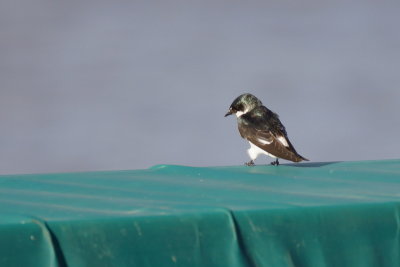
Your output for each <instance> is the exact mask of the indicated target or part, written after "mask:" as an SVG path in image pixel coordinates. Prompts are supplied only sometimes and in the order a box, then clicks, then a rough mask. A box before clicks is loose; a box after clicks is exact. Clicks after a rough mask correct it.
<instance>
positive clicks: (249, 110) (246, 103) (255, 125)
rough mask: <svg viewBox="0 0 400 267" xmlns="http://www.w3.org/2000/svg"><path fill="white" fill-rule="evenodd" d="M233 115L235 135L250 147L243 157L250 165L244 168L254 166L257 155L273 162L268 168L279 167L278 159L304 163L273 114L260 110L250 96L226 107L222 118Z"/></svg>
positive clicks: (244, 95) (260, 105)
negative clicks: (272, 159) (266, 157)
mask: <svg viewBox="0 0 400 267" xmlns="http://www.w3.org/2000/svg"><path fill="white" fill-rule="evenodd" d="M232 114H235V115H236V117H237V122H238V128H239V133H240V135H241V136H242V138H244V139H246V140H247V141H249V143H250V148H249V149H248V150H247V153H248V154H249V156H250V159H251V160H250V161H249V162H246V163H245V164H246V165H247V166H252V165H254V160H255V159H256V158H257V157H258V155H260V154H264V155H268V156H270V157H272V158H275V161H273V162H271V164H272V165H279V161H278V158H281V159H286V160H290V161H293V162H300V161H303V160H306V161H308V159H306V158H304V157H302V156H301V155H299V154H298V153H297V152H296V150H295V149H294V147H293V145H292V144H291V143H290V141H289V138H288V136H287V133H286V129H285V126H283V124H282V123H281V121H280V120H279V117H278V115H277V114H276V113H274V112H273V111H271V110H269V109H268V108H267V107H265V106H263V104H262V103H261V101H260V100H259V99H258V98H257V97H255V96H254V95H252V94H242V95H240V96H238V97H237V98H236V99H235V100H234V101H233V102H232V105H231V106H230V107H229V110H228V112H227V113H226V114H225V117H226V116H229V115H232Z"/></svg>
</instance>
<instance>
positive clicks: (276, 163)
mask: <svg viewBox="0 0 400 267" xmlns="http://www.w3.org/2000/svg"><path fill="white" fill-rule="evenodd" d="M271 165H274V166H278V165H279V161H278V159H276V160H274V161H273V162H271Z"/></svg>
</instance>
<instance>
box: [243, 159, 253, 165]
mask: <svg viewBox="0 0 400 267" xmlns="http://www.w3.org/2000/svg"><path fill="white" fill-rule="evenodd" d="M244 165H246V166H254V161H253V160H250V161H249V162H245V163H244Z"/></svg>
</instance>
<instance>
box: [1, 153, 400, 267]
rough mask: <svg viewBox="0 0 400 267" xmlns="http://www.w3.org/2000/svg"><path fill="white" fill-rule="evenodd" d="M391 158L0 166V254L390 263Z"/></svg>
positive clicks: (398, 224) (394, 227)
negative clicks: (4, 172) (87, 167)
mask: <svg viewBox="0 0 400 267" xmlns="http://www.w3.org/2000/svg"><path fill="white" fill-rule="evenodd" d="M399 197H400V160H385V161H363V162H338V163H305V164H293V165H280V166H278V167H276V166H255V167H245V166H243V167H242V166H240V167H212V168H194V167H184V166H169V165H159V166H155V167H153V168H150V169H147V170H134V171H112V172H88V173H62V174H43V175H39V174H35V175H12V176H0V237H1V238H0V266H40V267H46V266H78V267H79V266H161V267H162V266H341V267H343V266H349V267H350V266H352V267H353V266H356V267H357V266H360V267H361V266H362V267H364V266H400V258H399V255H400V247H399V244H400V243H399V242H400V239H399V237H400V230H399V229H400V215H399V214H400V198H399Z"/></svg>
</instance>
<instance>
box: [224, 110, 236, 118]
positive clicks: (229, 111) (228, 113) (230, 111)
mask: <svg viewBox="0 0 400 267" xmlns="http://www.w3.org/2000/svg"><path fill="white" fill-rule="evenodd" d="M233 113H234V112H233V110H232V109H229V110H228V112H227V113H226V114H225V116H224V117H228V116H229V115H232V114H233Z"/></svg>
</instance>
